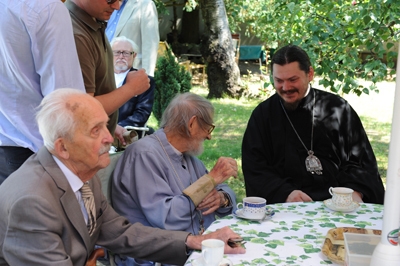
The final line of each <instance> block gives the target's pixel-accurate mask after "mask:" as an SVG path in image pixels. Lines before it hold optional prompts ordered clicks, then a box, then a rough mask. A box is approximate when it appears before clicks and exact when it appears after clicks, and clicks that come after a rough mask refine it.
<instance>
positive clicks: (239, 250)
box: [186, 226, 246, 254]
mask: <svg viewBox="0 0 400 266" xmlns="http://www.w3.org/2000/svg"><path fill="white" fill-rule="evenodd" d="M237 238H241V237H240V235H238V234H236V233H235V232H233V231H232V230H231V229H230V228H229V227H227V226H225V227H223V228H221V229H219V230H217V231H215V232H212V233H209V234H205V235H198V236H193V235H189V236H188V238H187V241H186V244H187V246H188V248H189V249H198V250H201V241H203V240H206V239H220V240H222V241H224V242H225V250H224V253H225V254H244V253H246V250H245V249H244V248H243V247H235V248H231V247H230V246H229V245H228V240H229V239H237Z"/></svg>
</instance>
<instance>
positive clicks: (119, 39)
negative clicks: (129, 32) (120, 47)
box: [110, 36, 139, 54]
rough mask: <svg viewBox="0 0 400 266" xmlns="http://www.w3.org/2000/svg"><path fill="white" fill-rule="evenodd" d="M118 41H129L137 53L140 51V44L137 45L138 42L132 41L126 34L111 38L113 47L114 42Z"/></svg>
mask: <svg viewBox="0 0 400 266" xmlns="http://www.w3.org/2000/svg"><path fill="white" fill-rule="evenodd" d="M116 42H129V43H130V44H131V45H132V50H133V52H134V53H135V54H137V53H138V52H139V46H137V44H136V43H135V42H134V41H132V40H131V39H129V38H126V37H125V36H119V37H115V38H113V39H112V40H111V43H110V45H111V47H113V45H114V43H116Z"/></svg>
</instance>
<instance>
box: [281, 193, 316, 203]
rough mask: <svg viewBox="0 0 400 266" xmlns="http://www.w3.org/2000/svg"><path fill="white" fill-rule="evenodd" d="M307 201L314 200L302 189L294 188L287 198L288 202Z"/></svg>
mask: <svg viewBox="0 0 400 266" xmlns="http://www.w3.org/2000/svg"><path fill="white" fill-rule="evenodd" d="M305 201H313V200H312V198H310V196H308V195H307V194H306V193H304V192H303V191H301V190H293V191H292V193H290V194H289V196H288V197H287V199H286V202H305Z"/></svg>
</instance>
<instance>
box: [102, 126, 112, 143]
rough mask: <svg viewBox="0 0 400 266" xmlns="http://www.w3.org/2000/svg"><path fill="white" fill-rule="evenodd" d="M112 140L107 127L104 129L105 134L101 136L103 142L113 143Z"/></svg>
mask: <svg viewBox="0 0 400 266" xmlns="http://www.w3.org/2000/svg"><path fill="white" fill-rule="evenodd" d="M113 141H114V138H113V136H112V135H111V133H110V131H108V129H106V135H105V137H104V138H103V142H104V144H109V143H113Z"/></svg>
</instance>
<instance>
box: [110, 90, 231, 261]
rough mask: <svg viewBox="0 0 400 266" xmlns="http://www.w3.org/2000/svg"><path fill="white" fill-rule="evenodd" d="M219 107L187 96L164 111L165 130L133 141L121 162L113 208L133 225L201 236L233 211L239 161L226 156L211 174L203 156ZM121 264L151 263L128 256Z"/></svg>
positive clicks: (201, 99) (163, 128)
mask: <svg viewBox="0 0 400 266" xmlns="http://www.w3.org/2000/svg"><path fill="white" fill-rule="evenodd" d="M213 116H214V108H213V106H212V104H211V103H210V102H209V101H208V100H206V99H204V98H203V97H201V96H199V95H196V94H193V93H184V94H180V95H178V96H176V97H175V98H174V99H173V100H172V101H171V103H170V104H169V105H168V107H167V108H166V109H165V111H164V113H163V116H162V120H161V125H160V129H159V130H157V131H156V132H155V133H154V134H152V135H150V136H147V137H145V138H142V139H140V140H139V141H136V142H134V143H133V144H131V145H130V146H128V148H127V149H126V150H125V151H124V154H123V155H122V156H121V158H120V159H119V161H118V163H117V165H116V167H115V170H114V176H113V178H112V182H113V183H112V192H111V198H112V202H113V207H114V209H115V210H116V211H117V212H118V213H119V214H120V215H122V216H124V217H126V218H127V219H128V220H129V221H130V222H131V223H132V222H139V223H141V224H143V225H147V226H152V227H157V228H161V229H168V230H181V231H186V232H190V233H191V234H193V235H199V234H202V233H203V232H204V230H205V229H206V228H207V227H208V226H209V225H210V224H211V223H212V222H213V221H214V220H215V215H218V216H219V217H223V216H226V215H229V214H231V213H232V210H233V207H234V206H236V196H235V193H234V192H233V191H232V189H230V188H229V186H228V185H227V184H221V183H222V182H218V181H217V180H218V177H223V180H226V179H228V178H229V177H231V176H234V177H237V163H236V161H235V160H234V159H232V158H226V157H221V158H219V159H218V161H217V162H216V164H215V166H214V167H213V169H212V170H211V171H210V172H209V171H208V170H207V169H206V167H205V165H204V164H203V162H202V161H200V160H199V159H198V158H197V157H196V156H199V155H200V154H201V153H202V152H203V150H204V148H203V143H204V141H205V140H211V133H212V132H213V130H214V128H215V126H214V125H213ZM116 262H117V265H149V262H145V261H141V260H139V259H137V258H129V257H126V256H117V257H116Z"/></svg>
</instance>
